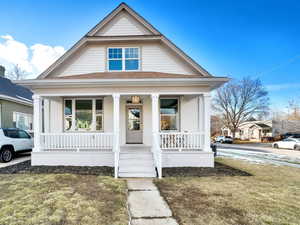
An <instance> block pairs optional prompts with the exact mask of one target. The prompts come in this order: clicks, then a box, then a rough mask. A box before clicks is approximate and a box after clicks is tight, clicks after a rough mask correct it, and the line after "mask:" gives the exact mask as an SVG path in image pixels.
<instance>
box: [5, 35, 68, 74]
mask: <svg viewBox="0 0 300 225" xmlns="http://www.w3.org/2000/svg"><path fill="white" fill-rule="evenodd" d="M64 53H65V49H64V48H63V47H62V46H54V47H52V46H49V45H43V44H34V45H32V46H30V47H29V46H27V45H26V44H24V43H22V42H20V41H17V40H15V39H14V38H13V37H12V36H10V35H2V36H0V64H2V65H4V66H5V67H6V68H7V69H8V70H9V69H10V68H11V67H12V65H14V64H18V65H19V66H20V67H21V69H23V70H24V71H26V72H27V73H28V74H29V76H28V77H27V78H35V77H36V76H37V75H39V74H40V73H41V72H43V71H44V70H45V69H46V68H47V67H48V66H50V65H51V64H52V63H53V62H54V61H55V60H56V59H58V58H59V57H60V56H61V55H62V54H64Z"/></svg>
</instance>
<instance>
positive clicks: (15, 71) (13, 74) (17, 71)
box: [6, 64, 28, 80]
mask: <svg viewBox="0 0 300 225" xmlns="http://www.w3.org/2000/svg"><path fill="white" fill-rule="evenodd" d="M27 75H28V74H27V72H26V71H25V70H23V69H22V68H21V67H20V66H19V65H18V64H15V65H13V67H12V69H11V70H10V71H8V72H7V75H6V77H7V78H9V79H11V80H22V79H24V78H26V76H27Z"/></svg>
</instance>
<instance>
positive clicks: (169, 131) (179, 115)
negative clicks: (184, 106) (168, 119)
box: [158, 96, 181, 133]
mask: <svg viewBox="0 0 300 225" xmlns="http://www.w3.org/2000/svg"><path fill="white" fill-rule="evenodd" d="M161 99H177V101H178V127H177V129H176V130H162V129H161V113H160V100H161ZM180 99H181V98H180V97H179V96H174V97H173V96H164V97H160V98H159V104H158V105H159V109H158V110H159V131H160V132H165V133H171V132H180V131H181V126H180V125H181V104H180Z"/></svg>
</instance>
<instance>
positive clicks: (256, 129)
mask: <svg viewBox="0 0 300 225" xmlns="http://www.w3.org/2000/svg"><path fill="white" fill-rule="evenodd" d="M288 132H294V133H297V132H298V133H300V121H296V120H281V121H278V120H266V121H247V122H244V123H242V124H241V126H240V127H239V129H238V130H237V131H236V133H235V138H238V139H241V140H251V141H261V139H262V138H263V137H276V136H279V135H283V134H285V133H288ZM222 134H223V135H229V136H233V135H232V132H231V131H230V130H229V129H228V128H226V127H223V128H222Z"/></svg>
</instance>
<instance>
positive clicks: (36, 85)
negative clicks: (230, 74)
mask: <svg viewBox="0 0 300 225" xmlns="http://www.w3.org/2000/svg"><path fill="white" fill-rule="evenodd" d="M228 80H229V78H226V77H204V78H164V79H161V78H151V79H40V80H39V79H35V80H20V81H15V83H17V84H20V85H23V86H25V87H28V88H30V89H33V90H34V89H45V88H60V87H64V88H66V87H97V86H123V87H128V86H156V87H157V86H205V87H209V88H210V90H214V89H216V88H218V87H220V86H221V85H222V84H224V83H225V82H227V81H228Z"/></svg>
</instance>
